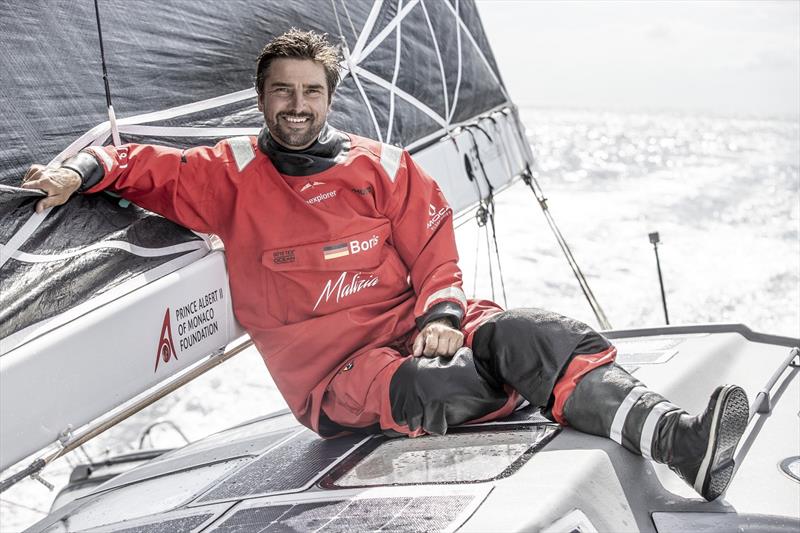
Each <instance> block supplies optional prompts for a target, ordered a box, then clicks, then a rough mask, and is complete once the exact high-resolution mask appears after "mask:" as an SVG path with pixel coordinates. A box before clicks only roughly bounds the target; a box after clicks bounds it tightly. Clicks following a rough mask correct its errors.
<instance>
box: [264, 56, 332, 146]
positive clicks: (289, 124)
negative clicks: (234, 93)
mask: <svg viewBox="0 0 800 533" xmlns="http://www.w3.org/2000/svg"><path fill="white" fill-rule="evenodd" d="M263 91H264V94H263V96H262V98H261V100H260V101H259V102H258V109H259V111H261V112H262V113H264V120H265V121H266V123H267V127H268V128H269V132H270V134H271V135H272V137H273V138H274V139H275V140H276V141H278V143H280V144H281V145H283V146H285V147H286V148H290V149H292V150H302V149H303V148H307V147H309V146H311V145H312V144H313V143H314V141H316V140H317V137H319V132H320V131H321V130H322V126H324V125H325V120H327V118H328V110H329V103H328V84H327V81H326V79H325V68H324V67H323V66H322V65H321V64H319V63H317V62H316V61H312V60H310V59H290V58H285V57H281V58H277V59H274V60H273V61H272V63H271V64H270V66H269V69H268V70H267V72H266V76H265V77H264V87H263Z"/></svg>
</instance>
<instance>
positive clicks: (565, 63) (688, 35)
mask: <svg viewBox="0 0 800 533" xmlns="http://www.w3.org/2000/svg"><path fill="white" fill-rule="evenodd" d="M477 4H478V9H479V11H480V13H481V17H482V19H483V24H484V27H485V29H486V32H487V34H488V36H489V40H490V42H491V44H492V48H493V50H494V54H495V57H496V59H497V62H498V64H499V67H500V71H501V73H502V76H503V79H504V81H505V83H506V86H507V88H508V90H509V92H510V93H511V96H512V98H513V99H514V100H515V102H516V103H517V104H518V105H525V106H536V107H545V108H580V109H604V110H622V111H682V112H700V113H707V114H713V115H723V116H759V117H776V118H790V119H797V118H798V117H800V0H787V1H780V2H768V1H744V0H739V1H733V2H724V1H702V0H698V1H671V2H659V1H639V0H631V1H591V2H584V1H566V0H561V1H546V0H518V1H508V0H477Z"/></svg>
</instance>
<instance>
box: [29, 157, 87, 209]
mask: <svg viewBox="0 0 800 533" xmlns="http://www.w3.org/2000/svg"><path fill="white" fill-rule="evenodd" d="M80 185H81V177H80V175H79V174H78V173H77V172H75V171H74V170H72V169H68V168H46V167H44V166H42V165H31V168H30V169H28V172H26V173H25V177H24V178H23V183H22V187H24V188H26V189H40V190H42V191H44V192H46V193H47V198H44V199H42V200H39V201H38V202H37V203H36V212H37V213H41V212H42V211H44V210H45V209H48V208H50V207H55V206H57V205H61V204H63V203H66V201H67V200H69V197H70V196H71V195H72V193H74V192H75V191H77V190H78V188H79V187H80Z"/></svg>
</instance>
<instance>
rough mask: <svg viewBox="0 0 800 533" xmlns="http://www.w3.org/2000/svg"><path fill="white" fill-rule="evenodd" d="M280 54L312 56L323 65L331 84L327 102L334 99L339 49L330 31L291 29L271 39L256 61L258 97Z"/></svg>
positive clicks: (301, 56)
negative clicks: (322, 32) (268, 72)
mask: <svg viewBox="0 0 800 533" xmlns="http://www.w3.org/2000/svg"><path fill="white" fill-rule="evenodd" d="M279 57H287V58H292V59H310V60H312V61H316V62H317V63H320V64H322V66H323V67H324V68H325V80H326V81H327V83H328V101H330V99H331V98H333V93H334V91H335V90H336V85H337V84H338V83H339V49H338V48H336V47H335V46H332V45H331V44H330V43H329V42H328V39H327V34H319V33H316V32H314V31H301V30H298V29H297V28H292V29H290V30H289V31H287V32H286V33H284V34H282V35H278V36H277V37H275V38H274V39H272V40H271V41H270V42H268V43H267V44H266V46H264V48H263V49H262V50H261V53H260V54H259V56H258V59H257V60H256V92H258V98H259V99H261V97H262V96H263V93H264V78H265V77H266V75H267V70H268V69H269V66H270V64H271V63H272V61H273V60H274V59H276V58H279Z"/></svg>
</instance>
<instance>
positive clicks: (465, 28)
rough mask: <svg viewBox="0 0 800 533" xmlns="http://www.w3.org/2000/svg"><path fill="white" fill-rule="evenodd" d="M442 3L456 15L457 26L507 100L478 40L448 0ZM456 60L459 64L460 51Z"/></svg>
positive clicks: (504, 91)
mask: <svg viewBox="0 0 800 533" xmlns="http://www.w3.org/2000/svg"><path fill="white" fill-rule="evenodd" d="M444 5H446V6H447V7H448V8H450V11H452V12H453V13H454V14H455V15H456V19H457V20H458V24H459V26H460V27H461V28H462V29H463V30H464V33H465V34H466V35H467V38H469V40H470V42H471V43H472V46H473V47H474V48H475V52H477V54H478V56H479V57H480V58H481V59H482V60H483V62H484V64H485V65H486V68H487V69H489V74H491V75H492V78H493V79H494V81H495V82H496V83H497V85H498V86H499V87H500V91H501V92H502V93H503V96H504V97H505V99H506V100H509V98H508V93H507V92H506V88H505V87H503V84H502V83H501V82H500V78H499V77H498V76H497V74H496V73H495V71H494V69H493V68H492V65H491V63H489V60H488V59H486V55H485V54H484V53H483V50H481V47H480V46H479V45H478V41H476V40H475V37H473V36H472V33H471V32H470V31H469V28H467V25H466V23H465V22H464V21H463V20H461V17H459V16H458V12H457V11H456V10H454V9H453V6H451V5H450V2H444ZM457 5H458V3H456V6H457ZM459 52H460V49H459ZM458 62H459V65H460V64H461V54H460V53H459V57H458Z"/></svg>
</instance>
